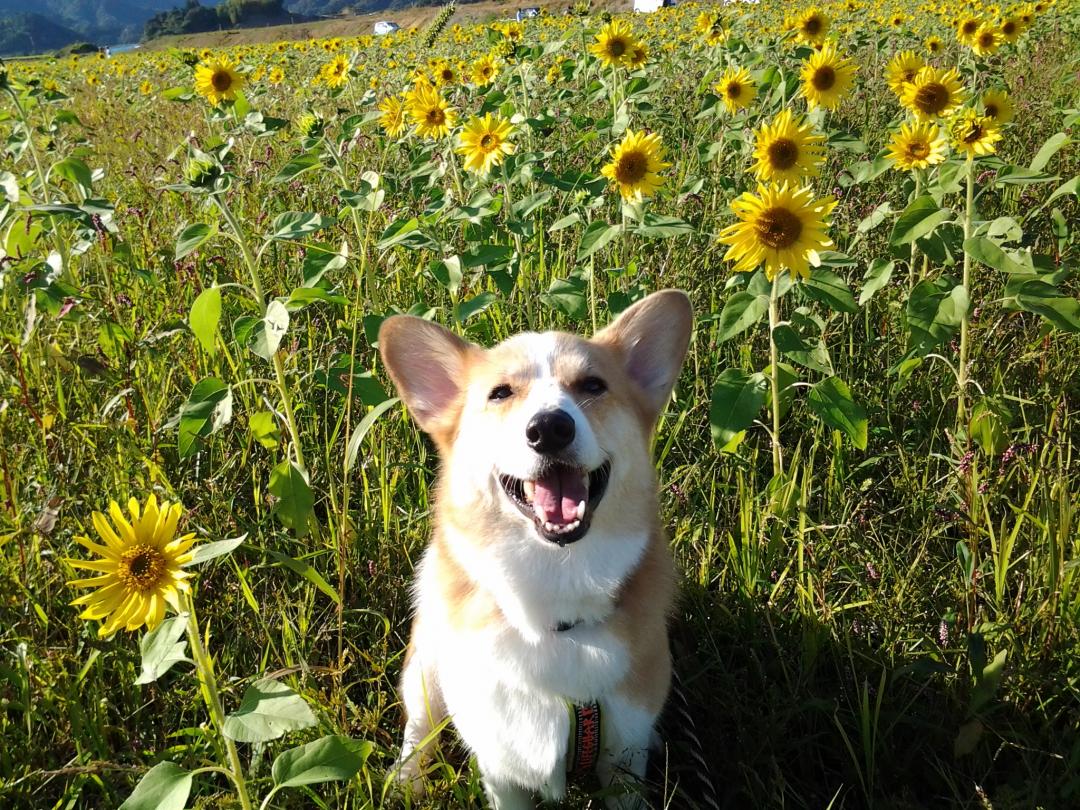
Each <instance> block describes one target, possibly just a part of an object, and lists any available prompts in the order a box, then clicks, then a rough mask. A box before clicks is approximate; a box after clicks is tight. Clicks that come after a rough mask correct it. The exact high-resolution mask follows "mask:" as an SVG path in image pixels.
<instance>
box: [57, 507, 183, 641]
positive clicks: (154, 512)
mask: <svg viewBox="0 0 1080 810" xmlns="http://www.w3.org/2000/svg"><path fill="white" fill-rule="evenodd" d="M128 510H129V511H130V513H131V521H130V522H129V521H128V518H127V517H126V516H125V515H124V513H123V511H121V509H120V506H119V504H117V503H116V501H113V502H112V503H110V504H109V515H110V516H111V517H112V520H113V524H114V525H115V528H114V525H110V524H109V521H108V520H107V519H106V517H105V515H103V514H101V513H100V512H94V516H93V520H94V528H95V529H96V530H97V533H98V535H99V536H100V537H101V539H102V540H103V541H104V543H105V545H99V544H98V543H95V542H93V541H92V540H90V538H88V537H77V538H75V540H76V542H77V543H79V544H80V545H82V546H84V547H86V549H87V550H89V551H91V552H92V553H94V554H97V555H98V556H99V557H100V558H101V559H98V560H71V559H69V560H67V562H68V564H69V565H71V566H72V567H73V568H83V569H86V570H89V571H95V572H97V576H94V577H90V578H88V579H76V580H72V581H71V582H69V583H68V584H69V585H71V586H72V587H75V588H95V589H96V590H94V591H93V592H92V593H88V594H84V595H83V596H80V597H79V598H78V599H76V600H75V601H73V602H72V603H71V604H73V605H78V606H81V607H83V608H84V610H83V612H82V613H81V614H80V618H83V619H93V620H101V621H102V624H101V627H99V628H98V635H99V636H110V635H112V634H113V633H115V632H116V631H117V630H138V629H139V628H140V627H142V626H143V625H146V626H147V627H148V628H149V629H150V630H153V629H154V628H155V627H157V626H158V625H159V624H161V622H162V620H163V619H164V618H165V606H166V604H169V605H171V606H172V607H173V609H174V610H179V603H178V600H177V596H178V592H179V591H187V590H189V588H190V585H189V584H188V581H187V579H188V576H189V575H188V573H187V572H186V571H184V569H183V566H184V564H185V563H188V562H190V561H191V558H192V553H191V551H190V548H191V546H192V545H193V544H194V542H195V535H194V534H185V535H184V536H183V537H179V538H178V537H177V536H176V526H177V524H178V523H179V521H180V514H181V512H182V511H183V509H182V508H181V506H180V504H178V503H174V504H171V505H170V504H162V505H161V508H158V503H157V498H155V497H154V496H153V495H151V496H150V497H149V498H147V500H146V506H145V508H141V509H140V506H139V502H138V501H137V500H135V499H134V498H132V499H131V500H130V501H128Z"/></svg>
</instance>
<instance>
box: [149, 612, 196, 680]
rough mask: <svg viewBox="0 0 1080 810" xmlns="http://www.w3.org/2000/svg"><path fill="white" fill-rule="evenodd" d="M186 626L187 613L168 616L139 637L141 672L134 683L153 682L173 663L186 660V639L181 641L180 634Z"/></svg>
mask: <svg viewBox="0 0 1080 810" xmlns="http://www.w3.org/2000/svg"><path fill="white" fill-rule="evenodd" d="M186 626H187V614H186V613H183V614H180V615H178V616H170V617H169V618H167V619H165V620H164V621H163V622H162V623H161V624H159V625H158V626H157V627H155V628H154V629H153V630H151V631H150V632H148V633H145V634H144V635H143V637H142V638H141V639H139V652H140V653H141V655H142V661H141V664H140V667H141V670H142V671H141V672H140V673H139V677H138V679H137V680H136V681H135V683H138V684H143V683H153V682H154V681H156V680H157V679H158V678H160V677H161V676H162V675H164V674H165V673H166V672H168V671H169V670H170V669H171V668H172V666H173V664H178V663H180V662H181V661H188V663H191V662H190V661H189V659H188V657H187V656H186V655H185V654H184V651H185V650H186V649H187V641H182V640H181V638H180V637H181V636H182V635H184V630H185V629H186Z"/></svg>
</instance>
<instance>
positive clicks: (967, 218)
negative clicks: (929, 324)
mask: <svg viewBox="0 0 1080 810" xmlns="http://www.w3.org/2000/svg"><path fill="white" fill-rule="evenodd" d="M974 201H975V161H974V160H973V159H972V158H971V157H968V159H967V205H966V206H965V208H964V241H965V242H966V241H967V240H968V239H970V238H971V220H972V214H973V212H974V208H975V205H974ZM961 283H962V284H963V287H964V295H965V297H966V298H967V300H968V307H967V309H966V310H965V311H964V317H963V318H962V319H961V321H960V361H959V363H958V364H957V368H956V387H957V389H958V391H957V401H956V424H957V427H960V426H961V425H962V424H963V421H964V417H965V416H966V415H967V379H968V370H967V364H968V343H969V338H968V330H969V324H968V321H969V318H970V315H969V313H970V312H971V254H970V253H968V252H967V251H966V250H965V251H964V278H963V281H962V282H961Z"/></svg>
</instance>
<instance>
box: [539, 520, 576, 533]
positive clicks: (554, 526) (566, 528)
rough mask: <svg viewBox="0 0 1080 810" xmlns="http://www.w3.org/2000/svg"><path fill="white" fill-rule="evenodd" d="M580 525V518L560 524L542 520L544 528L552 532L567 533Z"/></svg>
mask: <svg viewBox="0 0 1080 810" xmlns="http://www.w3.org/2000/svg"><path fill="white" fill-rule="evenodd" d="M580 525H581V521H580V520H575V521H573V522H571V523H566V524H563V525H561V526H560V525H557V524H555V523H551V522H550V521H544V530H545V531H548V532H551V533H552V534H569V533H570V532H572V531H574V529H576V528H577V527H578V526H580Z"/></svg>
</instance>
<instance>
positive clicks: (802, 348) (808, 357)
mask: <svg viewBox="0 0 1080 810" xmlns="http://www.w3.org/2000/svg"><path fill="white" fill-rule="evenodd" d="M772 334H773V341H774V342H775V343H776V348H777V349H778V350H779V351H780V353H781V354H783V355H784V356H785V357H788V358H790V359H792V360H794V361H795V362H796V363H798V364H799V365H800V366H806V367H807V368H809V369H813V370H814V371H820V372H821V373H823V374H832V373H833V366H832V360H831V359H830V357H829V350H828V349H827V348H826V347H825V342H824V341H823V340H822V339H821V338H820V337H818V336H816V335H814V336H809V335H807V336H804V335H801V334H800V333H799V332H798V330H797V329H796V328H795V326H794V325H793V324H790V323H782V324H779V325H778V326H777V327H776V328H775V329H774V330H773V333H772Z"/></svg>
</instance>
